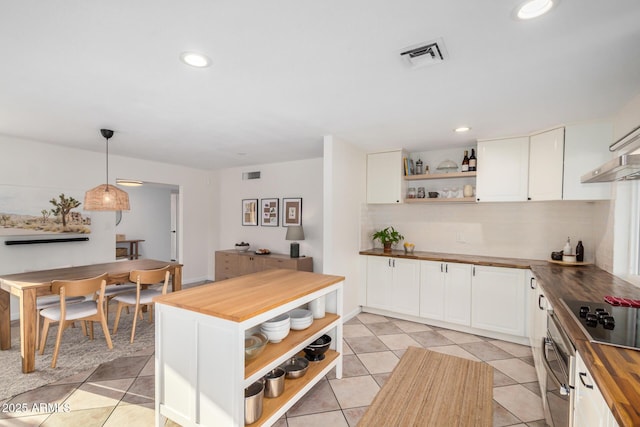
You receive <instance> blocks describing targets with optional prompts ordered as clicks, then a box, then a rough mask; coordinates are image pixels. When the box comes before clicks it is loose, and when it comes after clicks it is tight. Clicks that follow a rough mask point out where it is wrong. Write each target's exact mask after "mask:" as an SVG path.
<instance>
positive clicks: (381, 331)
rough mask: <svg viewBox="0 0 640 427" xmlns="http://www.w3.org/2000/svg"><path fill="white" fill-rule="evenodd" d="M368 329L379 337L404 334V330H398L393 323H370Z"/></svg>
mask: <svg viewBox="0 0 640 427" xmlns="http://www.w3.org/2000/svg"><path fill="white" fill-rule="evenodd" d="M367 328H369V330H371V332H373V333H374V334H375V335H377V336H378V337H380V336H383V335H392V334H401V333H402V329H400V328H398V327H397V326H396V325H395V324H394V323H393V322H378V323H369V324H367Z"/></svg>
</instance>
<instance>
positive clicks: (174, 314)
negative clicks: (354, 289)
mask: <svg viewBox="0 0 640 427" xmlns="http://www.w3.org/2000/svg"><path fill="white" fill-rule="evenodd" d="M343 281H344V277H341V276H330V275H323V274H315V273H309V272H302V271H293V270H267V271H263V272H259V273H255V274H249V275H245V276H241V277H237V278H233V279H228V280H223V281H220V282H215V283H209V284H205V285H202V286H198V287H196V288H192V289H187V290H184V291H181V292H175V293H172V294H168V295H166V296H161V297H158V298H156V299H155V300H154V301H155V303H156V346H155V348H156V352H155V358H156V387H155V389H156V399H155V400H156V425H157V426H160V425H164V420H165V418H170V419H172V420H173V421H175V422H177V423H179V424H181V425H183V426H200V425H202V426H209V425H215V426H243V425H244V389H245V388H247V387H249V386H250V385H251V384H253V383H254V382H256V381H259V380H260V379H261V378H262V377H263V376H264V375H265V374H266V373H268V372H269V371H271V370H272V369H274V368H276V367H277V366H279V365H280V364H282V363H283V362H285V361H286V360H288V359H289V358H291V357H292V356H294V355H297V354H299V353H300V352H301V351H302V349H303V348H304V347H306V346H307V345H309V344H310V343H311V342H313V341H314V340H316V339H317V338H318V337H320V336H322V335H323V334H328V335H330V336H331V337H332V346H331V349H330V350H329V351H328V352H327V353H326V354H325V359H324V360H322V361H320V362H311V363H310V366H309V370H308V371H307V373H306V375H304V376H303V377H301V378H298V379H293V380H290V379H287V380H286V381H285V391H284V393H283V394H282V395H281V396H280V397H278V398H274V399H264V400H263V406H264V411H263V414H262V417H261V418H260V419H259V420H258V421H257V422H256V423H255V424H252V425H256V426H262V425H271V424H273V423H274V422H275V421H277V420H278V419H279V418H280V417H281V416H282V415H283V414H284V413H285V412H286V411H287V410H288V409H289V408H290V407H291V406H292V405H293V404H294V403H295V402H296V401H298V400H299V399H300V398H301V397H302V396H304V394H305V393H307V392H308V391H309V390H310V389H311V388H312V387H313V386H314V385H315V384H316V383H317V382H318V381H319V380H321V379H322V378H323V377H324V376H325V375H326V374H327V373H328V372H329V371H330V370H331V369H332V368H334V367H335V369H336V377H337V378H341V377H342V299H343V290H342V286H343ZM318 298H325V299H326V314H325V316H324V317H323V318H319V319H315V320H314V322H313V323H312V325H311V326H310V327H308V328H307V329H304V330H300V331H293V330H292V331H291V332H290V333H289V335H288V336H287V337H286V338H284V339H283V340H282V341H281V342H279V343H276V344H274V343H268V344H267V346H266V348H265V350H264V351H263V353H262V354H260V355H259V356H258V357H257V358H255V359H253V360H251V361H248V362H246V363H245V361H244V342H245V341H244V338H245V334H246V333H251V332H253V331H255V330H257V329H259V327H260V325H261V324H262V323H263V322H265V321H267V320H270V319H272V318H274V317H276V316H278V315H280V314H282V313H286V312H288V311H290V310H292V309H295V308H298V307H303V306H305V305H306V304H308V303H309V302H311V301H314V300H316V299H318Z"/></svg>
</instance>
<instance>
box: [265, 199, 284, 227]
mask: <svg viewBox="0 0 640 427" xmlns="http://www.w3.org/2000/svg"><path fill="white" fill-rule="evenodd" d="M278 201H279V200H278V199H261V200H260V217H261V218H262V225H263V226H265V227H277V226H278V225H279V218H280V212H279V209H278V208H279V206H278Z"/></svg>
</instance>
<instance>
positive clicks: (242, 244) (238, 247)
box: [236, 242, 251, 252]
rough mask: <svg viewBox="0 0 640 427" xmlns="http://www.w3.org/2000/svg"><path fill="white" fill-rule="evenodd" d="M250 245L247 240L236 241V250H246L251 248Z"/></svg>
mask: <svg viewBox="0 0 640 427" xmlns="http://www.w3.org/2000/svg"><path fill="white" fill-rule="evenodd" d="M250 247H251V245H250V244H249V243H246V242H240V243H236V251H238V252H246V251H248V250H249V248H250Z"/></svg>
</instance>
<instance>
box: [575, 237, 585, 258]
mask: <svg viewBox="0 0 640 427" xmlns="http://www.w3.org/2000/svg"><path fill="white" fill-rule="evenodd" d="M576 261H578V262H582V261H584V246H582V240H579V241H578V246H576Z"/></svg>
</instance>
